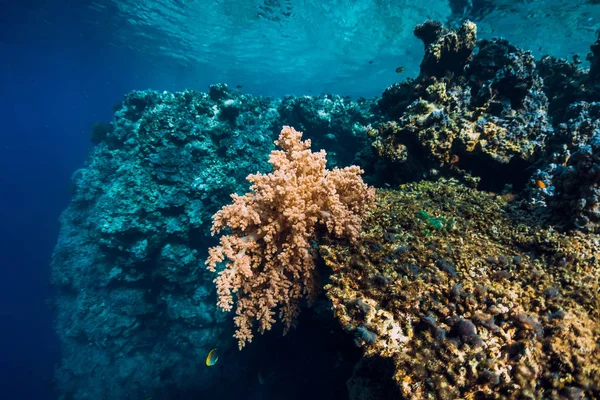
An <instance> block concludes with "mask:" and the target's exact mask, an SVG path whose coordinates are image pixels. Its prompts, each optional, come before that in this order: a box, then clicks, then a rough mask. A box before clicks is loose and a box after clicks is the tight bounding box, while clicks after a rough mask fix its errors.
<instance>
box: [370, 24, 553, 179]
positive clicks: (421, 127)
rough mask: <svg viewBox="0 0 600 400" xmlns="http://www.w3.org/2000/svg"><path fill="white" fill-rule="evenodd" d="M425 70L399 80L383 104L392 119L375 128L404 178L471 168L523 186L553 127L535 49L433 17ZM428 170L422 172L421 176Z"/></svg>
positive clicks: (426, 28) (423, 29)
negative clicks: (479, 36) (524, 48)
mask: <svg viewBox="0 0 600 400" xmlns="http://www.w3.org/2000/svg"><path fill="white" fill-rule="evenodd" d="M415 35H416V36H417V37H418V38H420V39H421V40H422V41H423V43H424V44H425V56H424V58H423V62H422V63H421V73H420V75H419V76H418V77H417V78H416V79H409V80H407V81H405V82H403V83H400V84H395V85H392V86H391V87H390V88H388V89H387V90H386V91H385V92H384V93H383V95H382V98H381V100H380V101H379V106H380V108H381V110H382V113H383V114H384V115H385V116H386V117H388V118H389V119H390V121H389V122H385V123H382V124H379V125H378V126H376V127H373V128H372V129H370V130H369V134H370V136H371V137H372V138H373V148H374V150H375V152H376V153H377V154H378V155H379V157H381V158H383V159H385V160H388V161H390V162H392V163H393V164H395V165H394V167H390V169H391V168H393V169H394V171H393V174H394V175H395V176H396V179H395V180H396V181H401V182H402V181H407V180H409V179H414V177H415V176H418V177H421V176H430V175H432V174H435V172H436V170H437V169H438V168H442V169H443V172H444V173H446V174H449V175H455V176H466V175H467V173H470V174H472V175H474V176H475V177H477V178H478V179H479V178H481V179H482V185H484V186H485V187H488V188H492V189H496V190H501V189H502V187H503V186H504V184H513V185H515V186H517V187H523V186H524V185H525V182H526V181H525V180H524V179H523V176H522V174H516V172H517V171H523V170H524V169H525V168H527V167H528V166H530V165H531V164H532V163H534V162H535V161H537V160H538V159H539V158H540V157H541V156H542V155H543V154H544V152H545V148H546V142H547V138H548V136H549V135H550V134H551V133H552V126H551V125H550V122H549V121H548V118H547V110H548V102H547V99H546V95H545V94H544V92H543V91H542V86H543V83H542V80H541V78H540V77H539V75H538V73H537V70H536V64H535V61H534V59H533V57H532V56H531V54H530V53H528V52H523V51H521V50H519V49H517V48H516V47H514V46H512V45H510V44H509V43H508V42H507V41H506V40H503V39H493V40H480V41H478V42H477V43H476V42H475V36H476V26H475V24H473V23H471V22H468V21H467V22H465V23H464V24H463V25H462V26H461V27H460V29H458V30H456V31H454V30H448V29H446V28H443V27H442V26H441V24H439V23H436V22H432V21H427V22H426V23H425V24H423V25H419V26H418V27H417V28H416V29H415ZM419 172H420V173H419Z"/></svg>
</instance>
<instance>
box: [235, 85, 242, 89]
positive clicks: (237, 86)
mask: <svg viewBox="0 0 600 400" xmlns="http://www.w3.org/2000/svg"><path fill="white" fill-rule="evenodd" d="M235 87H236V88H237V89H241V88H243V87H244V85H242V84H237V85H235Z"/></svg>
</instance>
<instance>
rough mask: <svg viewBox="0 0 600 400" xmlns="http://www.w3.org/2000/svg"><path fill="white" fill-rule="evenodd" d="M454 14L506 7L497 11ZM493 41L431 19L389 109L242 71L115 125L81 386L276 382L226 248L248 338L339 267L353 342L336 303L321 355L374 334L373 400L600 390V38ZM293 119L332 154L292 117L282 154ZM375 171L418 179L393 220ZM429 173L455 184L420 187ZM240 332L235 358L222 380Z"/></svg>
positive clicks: (363, 389) (68, 327)
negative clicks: (410, 74)
mask: <svg viewBox="0 0 600 400" xmlns="http://www.w3.org/2000/svg"><path fill="white" fill-rule="evenodd" d="M452 7H453V8H454V10H455V13H460V12H463V11H464V12H470V13H473V14H477V13H479V14H480V15H483V14H486V13H489V12H492V11H491V8H490V7H492V6H491V3H490V2H488V1H478V2H474V1H459V0H457V1H453V2H452ZM461 10H463V11H461ZM476 31H477V29H476V26H475V25H474V24H473V23H471V22H464V23H462V25H460V26H459V27H458V28H457V29H447V28H444V27H443V26H442V25H441V24H440V23H437V22H433V21H427V22H425V23H424V24H422V25H419V26H417V28H416V29H415V31H414V33H415V35H416V36H417V37H418V38H419V39H420V40H422V42H423V44H424V46H425V55H424V57H423V60H422V62H421V69H420V74H419V76H418V77H416V78H414V79H412V78H409V79H407V80H405V81H404V82H401V83H397V84H394V85H392V86H391V87H389V88H388V89H387V90H385V92H384V93H383V94H382V96H381V98H379V99H378V100H377V101H376V100H375V99H358V100H356V101H353V100H350V99H348V98H345V97H341V96H336V95H322V96H299V97H296V96H288V97H285V98H283V99H269V98H265V97H258V96H250V95H245V94H242V93H241V92H239V91H236V90H231V89H230V88H229V87H228V86H227V85H223V84H219V85H214V86H211V87H210V89H209V91H208V93H200V92H195V91H192V90H187V91H184V92H181V93H168V92H163V93H158V92H154V91H143V92H142V91H138V92H132V93H130V94H128V95H127V96H126V97H125V100H124V101H123V103H122V104H120V105H118V106H117V107H116V109H115V119H114V121H113V122H112V123H110V124H97V125H96V126H94V128H93V131H92V140H93V142H94V143H95V147H94V149H93V150H92V152H91V155H90V158H89V161H88V162H87V163H86V166H85V167H84V168H82V169H80V170H79V171H77V172H76V173H75V174H74V175H73V197H72V201H71V204H70V205H69V207H68V209H67V210H66V211H65V212H64V213H63V215H62V217H61V233H60V236H59V239H58V243H57V246H56V249H55V252H54V255H53V260H52V283H53V285H54V286H55V288H56V289H57V296H56V298H55V299H54V305H55V306H56V312H57V319H56V321H57V322H56V327H57V332H58V335H59V338H60V340H61V342H62V344H63V351H64V353H63V358H62V360H61V364H60V366H59V367H58V369H57V374H56V386H57V389H58V391H59V394H60V396H59V397H60V399H62V400H66V399H76V400H80V399H99V398H115V399H118V398H140V399H143V398H148V397H152V398H155V399H164V398H198V397H202V396H203V395H204V394H206V391H211V390H213V389H214V388H215V385H217V383H215V382H217V381H218V382H219V383H220V384H223V383H224V384H225V385H222V386H228V383H230V382H236V381H237V380H238V379H239V377H240V376H246V375H245V374H249V373H251V374H252V378H251V379H252V380H253V381H256V380H257V378H256V376H255V374H256V373H255V371H254V370H252V369H250V368H249V369H248V371H250V372H248V371H240V368H238V367H237V365H238V364H239V365H246V364H245V363H244V362H243V361H240V360H242V358H240V357H244V356H242V355H241V354H248V353H251V354H254V355H255V356H256V357H257V358H259V359H261V358H263V363H264V364H267V361H273V360H274V358H268V359H267V361H265V360H264V357H262V355H261V354H260V351H255V352H254V353H252V352H253V350H251V349H247V350H246V351H245V352H238V351H237V350H236V349H235V348H234V347H235V346H234V343H232V341H231V340H230V337H231V335H232V334H233V332H234V329H235V328H236V327H235V326H232V324H231V323H230V319H229V318H228V316H227V315H226V314H224V313H222V312H221V311H219V310H218V307H217V305H216V304H215V294H214V287H213V286H214V285H213V282H211V281H212V280H213V278H214V276H213V274H210V273H208V272H207V271H206V270H205V268H204V264H205V258H204V257H205V255H206V249H207V248H208V247H210V246H215V245H216V246H215V247H213V248H212V250H211V253H210V256H209V259H208V264H209V268H210V269H213V270H217V269H218V270H219V275H218V277H217V278H216V283H217V286H218V293H217V297H218V299H217V301H218V302H219V303H218V304H219V305H220V306H221V308H223V309H225V310H228V309H230V308H231V307H232V305H233V304H232V302H233V300H234V299H237V300H238V310H237V311H238V313H237V316H236V317H235V323H236V324H237V329H238V333H237V335H236V336H237V338H238V340H239V341H240V343H238V344H240V345H243V344H244V343H246V342H247V341H248V340H250V338H251V337H252V329H254V325H253V324H254V323H255V322H258V330H259V331H260V332H263V331H265V330H268V329H270V327H271V324H272V323H273V322H274V321H275V320H276V319H279V320H281V321H283V325H284V329H286V330H287V329H289V327H291V326H292V325H293V323H294V322H295V319H296V316H297V314H298V311H299V302H300V301H301V300H302V299H304V298H305V297H306V295H308V297H310V299H309V300H312V298H313V297H315V295H318V293H317V291H316V289H315V287H316V286H317V282H316V281H315V279H316V275H314V274H315V273H316V272H325V273H323V274H321V275H319V277H320V278H323V280H327V279H329V284H328V285H327V286H326V290H325V293H326V295H327V298H328V299H329V301H330V302H331V303H330V305H332V306H333V309H334V313H335V318H337V319H338V320H339V322H341V326H342V327H343V329H344V330H345V335H343V337H340V336H339V335H340V332H339V330H340V328H339V327H337V328H330V327H331V326H332V325H333V323H334V322H335V320H334V317H332V316H331V314H329V313H328V312H329V310H327V306H326V305H329V303H326V300H327V299H324V298H322V299H321V301H318V303H319V304H320V307H317V308H318V310H317V311H314V314H311V317H315V318H317V319H318V320H319V321H318V322H315V323H314V324H315V325H318V326H319V327H321V329H324V330H326V331H327V332H328V333H327V335H330V336H327V340H324V341H323V342H321V343H320V344H321V347H319V351H317V352H316V353H323V354H317V355H315V359H314V360H310V361H309V360H307V361H306V362H307V363H308V362H313V363H318V362H319V361H320V360H321V361H322V360H327V363H328V364H327V366H331V365H333V364H336V363H337V364H342V365H344V368H348V365H349V364H351V363H352V361H354V360H356V358H352V357H347V354H349V353H352V351H348V350H347V348H346V349H345V353H344V354H341V355H340V354H337V353H336V354H334V355H332V354H329V353H328V351H327V349H326V350H323V348H327V346H329V344H331V343H344V345H346V344H350V343H351V342H352V341H354V343H355V344H356V345H358V346H359V347H360V349H362V350H363V351H364V355H365V357H363V358H362V359H361V360H360V361H358V363H357V364H356V366H355V368H354V375H353V376H352V378H351V379H350V380H349V381H348V389H349V392H350V396H351V398H352V399H353V400H358V399H361V400H362V399H365V400H366V399H370V398H415V399H418V398H448V399H454V398H535V399H538V398H539V399H542V398H598V397H600V387H599V385H600V384H599V382H600V348H599V346H598V343H600V324H599V322H598V321H600V315H599V314H600V307H599V306H600V304H599V303H600V301H599V293H600V292H599V290H600V288H599V279H600V278H599V276H600V271H599V268H600V265H599V263H600V261H599V259H598V256H597V254H600V237H599V236H598V235H599V234H600V122H599V121H600V103H599V101H600V89H599V88H600V77H599V75H600V61H599V60H600V38H599V39H598V40H597V41H596V42H595V43H594V44H593V45H592V46H591V53H590V55H589V56H588V59H589V61H590V66H591V68H590V69H582V68H580V64H581V61H580V60H579V59H577V58H574V59H573V61H567V60H560V59H555V58H552V57H544V58H543V59H542V60H540V61H538V62H536V61H535V60H534V58H533V56H532V54H531V53H530V52H525V51H522V50H520V49H518V48H517V47H515V46H513V45H511V44H510V43H509V42H507V41H506V40H504V39H492V40H479V41H477V40H476ZM282 125H293V126H296V127H298V128H300V129H302V130H307V133H308V134H309V135H310V136H309V137H310V138H311V140H312V143H313V146H314V147H316V148H318V149H321V148H323V149H325V150H326V151H327V152H328V155H329V157H328V159H327V165H326V160H325V156H324V153H312V152H311V151H310V149H309V148H308V147H309V145H308V143H307V142H302V141H300V137H299V133H298V132H296V131H294V130H292V129H288V128H286V129H284V134H283V135H282V136H281V138H280V141H279V145H280V146H281V147H282V148H283V150H284V151H278V152H274V153H272V154H273V155H272V157H271V164H272V165H271V164H269V163H268V162H267V159H266V158H265V155H266V154H269V152H271V151H272V150H273V140H274V139H276V136H277V133H278V131H279V129H280V127H281V126H282ZM350 164H358V165H359V167H350V168H347V169H343V170H339V169H335V168H334V167H336V166H339V167H341V166H345V165H350ZM326 166H327V167H329V168H330V169H331V170H327V169H326ZM361 169H362V170H364V171H366V173H365V175H364V178H365V182H368V183H376V184H378V185H380V186H384V184H387V186H391V185H392V184H397V183H402V184H403V185H402V186H400V188H398V189H397V190H380V191H379V193H378V194H377V207H376V209H375V211H373V213H372V214H369V213H367V210H369V208H370V207H369V205H370V204H371V203H372V202H373V198H372V197H373V196H374V195H373V193H372V191H371V190H370V189H367V187H366V185H365V184H364V183H363V182H362V180H361V178H360V172H361ZM248 175H251V178H250V181H251V182H250V183H251V184H253V185H254V186H253V188H252V190H251V192H250V193H248V194H246V195H234V196H233V200H234V202H233V204H231V205H229V206H225V207H224V208H223V210H222V211H219V212H217V211H218V210H219V209H220V208H221V207H222V206H223V205H224V204H226V203H227V202H228V199H229V197H228V196H229V194H230V193H247V192H248V188H249V184H248V182H247V181H245V177H246V176H248ZM440 177H444V179H438V178H440ZM448 177H453V178H456V180H448V179H445V178H448ZM424 178H425V179H429V178H435V179H438V180H437V181H436V182H420V183H414V182H416V181H422V180H423V179H424ZM406 182H413V183H409V184H406ZM477 185H478V188H479V189H475V187H476V186H477ZM523 188H524V189H525V190H523V191H520V190H521V189H523ZM305 189H306V190H305ZM483 189H485V190H493V191H495V192H496V193H502V194H501V195H495V194H491V193H487V192H483V191H482V190H483ZM505 189H506V190H505ZM516 198H518V200H515V199H516ZM215 213H217V214H216V216H215V219H214V224H213V232H216V231H219V230H221V229H225V232H224V234H225V236H223V237H222V238H221V241H220V245H218V244H216V241H215V239H213V238H211V237H210V235H209V233H210V222H211V221H210V218H211V216H212V215H213V214H215ZM363 221H364V222H366V225H365V227H366V229H365V232H364V233H363V234H359V230H360V226H361V222H363ZM328 232H333V233H334V235H327V233H328ZM340 236H341V237H345V238H346V239H348V238H349V239H350V241H348V240H346V241H343V239H340V238H339V237H340ZM359 239H360V240H359ZM317 240H318V241H319V242H320V245H321V246H320V247H319V254H320V255H321V257H322V259H319V258H318V257H315V249H316V248H317V247H316V246H317V245H318V244H319V243H317ZM323 260H324V263H323V262H322V261H323ZM222 261H225V264H226V265H225V267H224V269H220V267H218V266H217V264H219V263H220V262H222ZM321 268H323V269H321ZM329 273H331V276H328V274H329ZM319 283H320V282H319ZM277 312H280V315H279V318H276V313H277ZM306 314H308V313H306ZM304 315H305V314H304V313H303V315H302V317H304ZM307 318H308V319H309V320H310V317H307ZM324 326H327V329H325V328H323V327H324ZM315 332H316V330H315ZM322 332H323V330H321V331H318V333H314V332H313V336H311V337H319V335H320V336H323V333H322ZM296 333H298V332H296ZM290 335H294V332H292V333H290ZM290 335H288V336H287V337H286V338H289V336H290ZM299 335H300V334H299ZM336 335H337V336H336ZM300 336H301V335H300ZM274 337H276V339H274ZM262 340H263V343H264V341H266V340H269V341H272V342H274V343H275V345H276V346H283V345H282V344H281V343H283V340H284V339H282V338H281V335H275V336H273V335H271V336H269V334H268V333H267V334H266V335H265V336H264V337H262ZM288 343H289V342H288ZM324 343H327V345H325V344H324ZM259 344H260V338H256V341H255V343H253V346H251V348H254V349H256V347H255V346H257V345H259ZM303 345H304V347H302V346H299V348H300V347H301V348H302V349H305V348H307V347H310V345H307V344H306V343H303ZM217 346H218V348H219V352H220V353H221V354H224V355H227V356H226V357H227V358H228V359H229V362H228V363H222V364H221V363H220V364H217V365H216V366H215V367H216V368H213V369H212V372H207V370H206V369H203V368H201V366H203V365H204V358H205V357H206V354H207V352H208V351H209V350H210V349H212V348H214V347H217ZM288 346H289V344H288ZM340 348H342V346H340ZM336 349H337V348H336ZM355 350H356V349H355ZM355 352H356V351H355ZM257 353H258V354H257ZM325 353H327V354H325ZM302 356H303V357H304V355H302ZM321 356H322V357H321ZM353 356H354V355H353ZM226 357H223V358H224V359H225V358H226ZM344 357H346V358H344ZM304 358H306V357H304ZM351 360H352V361H351ZM246 361H247V360H246ZM281 363H284V364H285V361H281ZM279 365H281V364H279ZM217 368H218V369H217ZM322 368H323V370H327V368H326V367H322ZM331 368H333V367H331ZM350 368H352V367H350ZM298 370H300V371H302V369H301V368H299V369H298ZM298 370H292V372H289V374H290V377H289V379H288V380H287V381H285V382H294V383H296V382H297V380H294V379H293V377H291V376H292V375H294V374H298ZM315 370H316V369H315ZM345 370H346V369H345ZM215 371H218V372H215ZM307 373H308V372H307V371H302V372H301V374H303V376H305V375H306V374H307ZM211 374H212V375H211ZM332 375H336V376H337V379H339V378H340V376H341V375H342V373H340V372H339V371H336V372H332ZM215 377H218V379H214V378H215ZM258 380H259V381H261V382H260V384H261V385H262V384H263V382H262V381H263V380H268V378H266V377H265V376H262V375H260V373H259V377H258ZM307 381H310V379H308V378H307ZM273 386H276V385H273ZM307 386H308V385H307ZM280 389H282V390H283V392H285V390H287V389H288V388H287V387H285V388H280ZM240 390H243V387H241V388H240ZM192 393H193V395H192ZM180 395H181V396H183V397H178V396H180ZM186 396H187V397H186ZM194 396H195V397H194ZM225 397H228V396H225Z"/></svg>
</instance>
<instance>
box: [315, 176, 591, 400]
mask: <svg viewBox="0 0 600 400" xmlns="http://www.w3.org/2000/svg"><path fill="white" fill-rule="evenodd" d="M537 222H538V221H537V220H536V219H535V218H533V217H530V216H527V215H526V214H523V213H522V212H521V211H519V209H518V208H516V207H514V206H513V205H512V204H511V203H507V200H506V199H504V198H502V197H498V196H494V195H491V194H487V193H484V192H480V191H477V190H472V189H468V188H466V187H464V186H462V185H459V184H457V183H456V182H453V181H447V180H440V181H438V182H436V183H427V182H425V183H419V184H409V185H406V186H404V187H403V188H402V190H401V191H382V192H380V193H379V195H378V208H377V210H376V211H375V212H374V213H373V215H372V216H371V217H370V218H367V220H366V221H365V224H366V226H365V234H364V236H363V243H362V245H361V246H359V247H348V246H343V245H337V244H335V243H330V244H327V245H323V246H321V254H322V256H323V257H324V259H325V263H326V264H327V265H328V266H330V267H331V268H332V270H333V274H332V276H331V283H330V284H329V285H327V286H326V290H327V295H328V297H329V298H330V299H331V302H332V304H333V309H334V312H335V315H336V317H337V318H338V320H339V321H340V323H341V324H342V326H343V327H344V328H345V329H346V331H347V332H348V334H350V335H353V336H354V338H355V342H356V343H357V344H358V345H359V346H360V347H361V348H362V349H363V351H364V354H365V357H368V358H369V359H370V360H373V361H371V364H372V365H371V366H370V367H369V368H368V369H366V370H364V368H359V369H358V370H357V372H356V373H357V374H359V375H358V376H357V377H356V379H355V378H353V380H352V382H353V385H352V388H353V390H352V391H351V394H356V397H354V398H357V399H363V398H369V397H367V396H366V395H365V393H369V388H370V387H373V391H374V393H379V392H380V391H381V390H382V388H383V387H385V385H384V382H385V381H386V380H387V379H390V377H392V379H393V380H394V381H395V383H396V385H397V386H396V391H397V393H396V395H395V396H394V397H395V398H407V399H408V398H410V399H429V398H439V399H458V398H461V399H464V398H478V397H480V398H504V397H515V398H536V399H537V398H570V397H569V396H570V394H571V393H579V394H580V395H581V396H585V397H587V398H597V397H598V396H600V348H599V347H598V341H599V340H600V325H599V324H598V320H599V318H600V296H599V293H600V292H599V289H600V286H599V282H598V276H599V274H600V260H598V258H597V257H594V255H595V254H599V253H600V237H598V235H583V234H581V233H579V232H575V233H573V234H569V235H566V234H560V233H557V232H556V231H553V230H551V229H543V228H540V227H539V226H537ZM377 359H382V361H381V362H377V361H375V360H377ZM385 359H387V360H389V361H384V360H385ZM369 370H377V371H378V374H377V375H375V374H371V373H369ZM365 375H366V376H367V377H368V379H366V378H360V377H362V376H365ZM376 377H379V379H377V378H376ZM386 390H389V389H386ZM390 398H393V397H390Z"/></svg>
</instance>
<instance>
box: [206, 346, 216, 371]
mask: <svg viewBox="0 0 600 400" xmlns="http://www.w3.org/2000/svg"><path fill="white" fill-rule="evenodd" d="M217 361H219V353H218V352H217V349H212V350H211V351H209V352H208V355H207V356H206V366H207V367H212V366H213V365H215V364H216V363H217Z"/></svg>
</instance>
